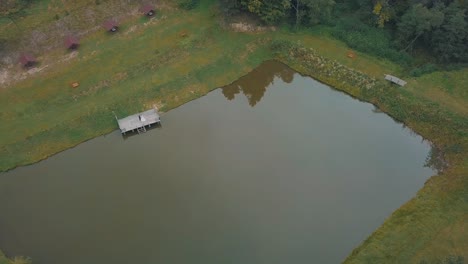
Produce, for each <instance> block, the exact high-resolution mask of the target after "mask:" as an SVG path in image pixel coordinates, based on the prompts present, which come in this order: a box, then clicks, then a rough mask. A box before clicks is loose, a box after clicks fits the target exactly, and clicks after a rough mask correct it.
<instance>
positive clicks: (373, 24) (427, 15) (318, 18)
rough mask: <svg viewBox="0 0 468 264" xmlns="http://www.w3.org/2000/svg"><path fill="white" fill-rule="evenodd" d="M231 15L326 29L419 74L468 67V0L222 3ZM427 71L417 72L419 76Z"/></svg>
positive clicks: (238, 0)
mask: <svg viewBox="0 0 468 264" xmlns="http://www.w3.org/2000/svg"><path fill="white" fill-rule="evenodd" d="M219 1H220V6H221V9H222V10H223V11H224V13H225V14H226V15H236V14H239V13H249V14H252V15H254V16H256V17H258V18H259V19H260V20H261V21H263V22H264V23H266V24H270V25H288V26H291V28H293V29H295V28H296V29H297V28H302V29H303V28H311V29H313V28H314V27H320V26H322V27H323V28H325V29H326V30H328V32H329V33H330V34H331V35H333V36H334V37H336V38H338V39H340V40H342V41H344V42H346V43H347V44H348V45H349V46H350V47H351V48H355V49H357V50H360V51H363V52H367V53H370V54H373V55H376V56H379V57H382V58H386V59H389V60H391V61H394V62H398V63H400V64H403V65H409V64H417V63H420V64H421V63H423V64H425V65H424V66H423V68H420V69H418V70H419V71H432V70H435V69H436V68H437V67H441V66H442V65H444V67H447V65H452V66H453V65H454V64H457V65H460V63H466V62H468V44H467V43H468V17H467V8H468V4H467V1H465V0H336V1H334V0H268V1H266V0H219ZM420 73H421V72H413V74H414V75H418V74H420Z"/></svg>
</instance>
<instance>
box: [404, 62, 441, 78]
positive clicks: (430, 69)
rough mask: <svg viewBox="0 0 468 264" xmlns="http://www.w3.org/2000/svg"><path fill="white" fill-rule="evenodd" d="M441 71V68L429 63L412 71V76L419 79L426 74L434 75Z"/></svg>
mask: <svg viewBox="0 0 468 264" xmlns="http://www.w3.org/2000/svg"><path fill="white" fill-rule="evenodd" d="M437 70H439V67H437V65H435V64H432V63H427V64H424V65H422V66H419V67H417V68H414V69H412V70H411V71H410V75H411V76H414V77H419V76H422V75H424V74H428V73H432V72H435V71H437Z"/></svg>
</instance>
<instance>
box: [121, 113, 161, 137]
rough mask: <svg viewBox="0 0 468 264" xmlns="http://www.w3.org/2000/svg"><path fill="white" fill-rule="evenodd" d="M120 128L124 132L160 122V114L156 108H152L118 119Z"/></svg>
mask: <svg viewBox="0 0 468 264" xmlns="http://www.w3.org/2000/svg"><path fill="white" fill-rule="evenodd" d="M117 122H118V123H119V128H120V131H121V132H122V133H125V132H128V131H132V130H135V129H138V128H141V127H145V126H148V125H152V124H155V123H159V122H160V119H159V114H158V112H157V111H156V110H155V109H151V110H148V111H145V112H141V113H138V114H134V115H131V116H127V117H125V118H122V119H118V120H117Z"/></svg>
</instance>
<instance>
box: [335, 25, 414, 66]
mask: <svg viewBox="0 0 468 264" xmlns="http://www.w3.org/2000/svg"><path fill="white" fill-rule="evenodd" d="M332 35H333V36H334V37H336V38H338V39H340V40H342V41H344V42H345V43H346V44H347V45H348V46H349V47H351V48H353V49H356V50H359V51H362V52H366V53H370V54H373V55H376V56H379V57H381V58H385V59H388V60H391V61H394V62H397V63H400V64H403V65H407V64H410V63H411V57H410V56H409V55H408V54H406V53H404V52H400V51H398V50H397V49H395V48H394V47H393V46H392V44H391V43H392V39H391V36H390V34H388V33H387V32H385V31H384V30H381V29H379V28H376V27H373V26H369V25H367V24H365V23H363V22H361V21H360V20H358V19H356V18H352V17H349V18H343V19H341V20H340V21H339V22H338V23H337V24H336V26H335V27H334V28H333V29H332Z"/></svg>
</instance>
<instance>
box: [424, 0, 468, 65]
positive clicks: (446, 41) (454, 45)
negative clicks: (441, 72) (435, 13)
mask: <svg viewBox="0 0 468 264" xmlns="http://www.w3.org/2000/svg"><path fill="white" fill-rule="evenodd" d="M466 19H467V17H466V10H463V9H461V8H460V7H459V6H458V5H457V4H456V3H452V4H451V5H449V6H448V7H447V8H445V10H444V21H443V24H442V25H441V26H440V27H439V28H437V29H436V30H434V31H433V32H431V36H430V39H431V43H432V45H431V48H432V50H433V52H434V54H435V55H436V56H437V57H438V58H439V59H440V60H441V61H444V62H450V61H454V62H463V61H468V44H467V43H468V22H467V20H466Z"/></svg>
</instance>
